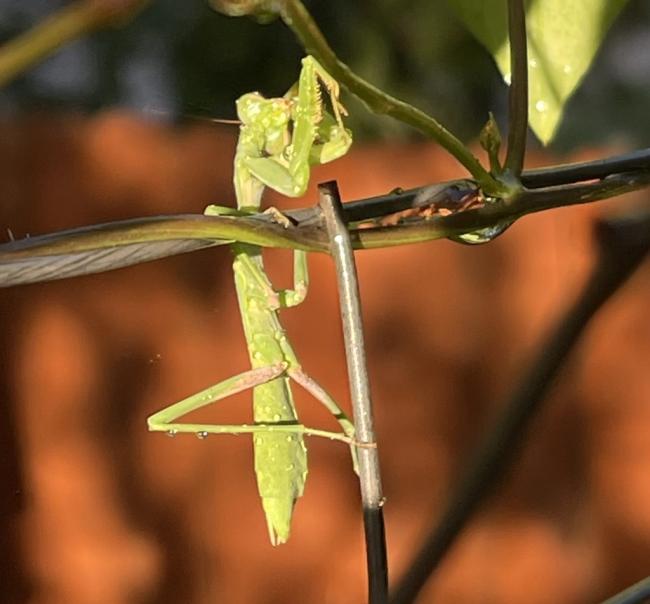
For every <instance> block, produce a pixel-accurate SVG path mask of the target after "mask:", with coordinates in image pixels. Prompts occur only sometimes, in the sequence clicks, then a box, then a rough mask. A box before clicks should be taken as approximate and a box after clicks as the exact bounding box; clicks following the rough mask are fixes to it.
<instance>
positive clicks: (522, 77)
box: [505, 0, 528, 178]
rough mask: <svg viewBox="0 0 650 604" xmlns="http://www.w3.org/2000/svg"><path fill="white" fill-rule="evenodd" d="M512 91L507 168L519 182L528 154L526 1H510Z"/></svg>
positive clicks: (509, 103)
mask: <svg viewBox="0 0 650 604" xmlns="http://www.w3.org/2000/svg"><path fill="white" fill-rule="evenodd" d="M508 38H509V39H510V91H509V96H508V108H509V111H508V152H507V154H506V161H505V167H506V168H507V169H508V170H509V171H510V174H511V175H512V176H514V177H516V178H519V176H520V175H521V171H522V170H523V167H524V156H525V154H526V132H527V129H528V47H527V43H526V13H525V10H524V2H523V0H508Z"/></svg>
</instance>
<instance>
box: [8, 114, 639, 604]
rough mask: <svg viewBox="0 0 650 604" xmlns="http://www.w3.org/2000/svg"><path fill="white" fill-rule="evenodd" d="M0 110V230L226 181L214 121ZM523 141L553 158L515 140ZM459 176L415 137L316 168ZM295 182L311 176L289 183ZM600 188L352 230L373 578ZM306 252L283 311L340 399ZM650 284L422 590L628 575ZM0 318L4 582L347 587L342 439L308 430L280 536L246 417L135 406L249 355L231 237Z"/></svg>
mask: <svg viewBox="0 0 650 604" xmlns="http://www.w3.org/2000/svg"><path fill="white" fill-rule="evenodd" d="M0 131H1V136H0V158H1V161H0V171H1V172H0V174H1V176H0V199H2V205H1V206H0V224H1V225H2V226H5V227H9V228H11V230H12V232H13V234H14V235H15V236H16V237H22V236H24V235H26V234H28V233H30V234H40V233H44V232H49V231H52V230H56V229H61V228H65V227H71V226H77V225H82V224H91V223H96V222H101V221H107V220H113V219H118V218H125V217H134V216H143V215H154V214H162V213H177V212H199V211H201V210H202V208H203V207H204V206H205V205H206V204H207V203H211V202H216V203H231V202H232V199H233V197H232V189H231V184H230V179H231V160H232V154H233V150H234V147H233V145H234V139H235V134H236V132H234V131H233V130H232V129H228V128H214V127H208V126H203V125H201V126H192V127H187V128H171V127H163V126H160V125H153V124H151V123H145V122H143V121H140V120H139V119H137V118H135V117H134V116H133V115H130V114H128V113H125V112H119V111H114V112H107V113H100V114H97V115H96V116H95V117H93V118H87V117H81V116H79V115H59V116H45V115H43V116H40V117H39V116H32V117H23V118H19V119H14V120H5V121H4V122H3V123H2V124H1V127H0ZM610 151H611V150H603V149H601V150H598V151H594V152H593V155H599V156H600V155H606V154H608V153H609V152H610ZM582 157H583V158H584V157H587V155H583V156H582ZM563 159H566V158H563ZM541 161H543V162H546V163H548V162H549V161H551V158H549V157H545V158H540V157H537V158H535V157H533V158H531V162H532V163H533V164H534V163H536V162H537V163H539V162H541ZM460 174H461V173H460V171H459V168H458V167H457V165H456V164H455V163H454V162H453V161H452V160H450V159H449V158H448V157H447V156H446V155H445V154H444V153H443V152H441V151H440V150H439V149H438V148H436V147H434V146H430V145H422V144H419V145H416V144H413V145H402V144H395V145H391V146H388V145H386V146H373V147H371V146H367V147H364V146H363V145H359V146H357V148H355V149H354V150H353V151H352V153H351V154H350V155H349V156H348V157H346V158H345V159H343V160H341V161H339V162H337V163H335V164H334V165H330V166H326V167H324V168H321V169H318V170H316V171H315V175H314V178H313V180H312V184H314V183H316V182H318V181H322V180H326V179H329V178H334V177H335V178H337V179H338V181H339V184H340V188H341V191H342V194H343V196H344V198H346V199H354V198H359V197H363V196H368V195H372V194H379V193H382V192H385V191H388V190H391V189H392V188H394V187H396V186H402V187H411V186H416V185H419V184H422V183H424V182H433V181H438V180H445V179H448V178H453V177H455V176H459V175H460ZM314 199H315V195H314V188H313V187H312V189H311V190H310V193H309V194H308V195H307V197H306V198H305V200H302V201H300V200H298V201H294V202H292V203H294V204H295V205H306V204H309V203H313V201H314ZM268 202H269V203H276V204H277V205H279V206H280V207H287V206H286V200H282V199H278V198H274V197H272V196H269V199H268ZM616 203H617V204H618V203H620V202H616ZM603 211H606V206H605V205H592V206H585V207H577V206H576V207H573V208H570V209H563V210H558V211H554V212H548V213H544V214H541V215H536V216H532V217H528V218H526V219H524V220H521V221H520V222H518V223H517V224H516V225H515V226H513V227H512V228H511V229H510V230H509V231H508V232H507V233H506V234H505V235H503V236H502V237H501V238H499V239H498V240H496V241H495V242H494V243H492V244H490V245H488V246H482V247H479V248H468V247H464V246H460V245H456V244H453V243H450V242H446V241H440V242H433V243H430V244H421V245H416V246H408V247H402V248H395V249H387V250H377V251H372V252H361V253H358V254H357V260H358V263H359V272H360V279H361V290H362V291H361V293H362V297H363V306H364V320H365V326H366V330H367V341H368V356H369V368H370V376H371V380H372V388H373V393H374V398H375V405H376V413H377V428H378V433H379V438H380V454H381V459H382V464H383V472H384V486H385V491H386V495H387V498H388V503H387V506H386V517H387V536H388V543H389V550H390V564H391V569H392V572H393V575H392V576H393V578H396V577H397V576H398V575H399V574H400V572H401V571H402V570H403V568H404V565H405V564H406V563H407V561H408V558H409V557H410V555H411V553H412V551H413V549H414V547H415V546H416V545H417V544H418V543H419V540H420V539H421V537H422V535H423V532H424V531H425V529H426V528H427V527H428V526H430V524H431V523H432V522H434V520H435V518H436V514H437V513H438V511H439V510H440V508H441V506H442V505H444V503H445V501H446V498H447V496H448V493H449V488H450V485H451V484H453V483H454V481H455V480H456V479H457V477H458V474H459V471H460V469H461V468H462V466H463V461H464V460H465V459H466V458H467V455H468V453H469V452H470V451H471V448H472V446H473V444H474V443H476V442H477V440H478V439H479V437H480V436H481V435H482V434H483V433H484V432H485V430H486V429H487V427H488V426H489V423H490V419H491V418H492V417H493V416H494V412H495V410H496V409H497V407H498V405H499V404H500V401H502V400H503V397H504V396H505V395H506V394H507V392H508V390H509V388H510V385H511V384H512V382H513V380H514V379H516V377H517V375H518V374H519V372H520V371H521V369H522V368H523V367H524V366H525V363H526V360H527V358H528V357H529V355H530V354H531V353H532V351H533V350H534V347H535V344H536V343H537V342H538V341H539V340H540V338H541V336H542V334H543V333H545V331H546V330H547V329H548V328H549V326H550V325H552V324H553V322H554V320H555V319H556V318H557V317H558V315H559V313H560V312H561V311H562V310H563V309H564V308H565V307H566V305H567V304H568V303H569V302H570V300H571V299H572V298H573V296H574V295H575V294H576V292H577V291H578V289H579V287H580V285H581V284H582V282H583V280H584V277H585V274H586V272H587V270H588V268H589V266H590V264H591V262H592V257H591V254H592V241H591V233H590V227H591V224H592V222H593V219H594V216H596V215H598V214H599V213H601V212H603ZM268 265H269V270H270V271H271V273H272V275H273V276H274V279H275V280H276V281H277V282H278V283H279V284H283V283H284V284H287V285H288V284H289V282H290V270H289V267H290V260H289V255H288V254H286V253H282V252H277V253H269V254H268ZM310 267H311V276H312V285H311V289H310V293H309V297H308V299H307V301H306V302H305V303H304V304H303V305H302V306H300V307H298V308H296V309H293V310H288V311H286V312H284V313H283V322H284V323H285V324H286V327H287V329H288V331H289V334H290V337H291V339H292V341H293V342H294V343H295V348H296V350H297V352H298V354H299V356H300V359H301V361H302V363H303V365H304V367H305V368H306V370H307V371H309V372H310V373H311V374H312V375H314V376H315V377H316V378H317V379H318V380H319V381H320V382H321V383H323V384H324V385H325V386H326V387H327V388H328V389H329V390H330V391H331V392H332V393H333V394H334V395H335V397H336V398H337V399H339V400H340V401H342V402H343V403H344V404H345V405H346V406H348V398H347V394H346V378H345V363H344V359H343V352H342V341H341V335H340V328H339V319H338V315H337V309H338V306H337V299H336V291H335V287H334V275H333V269H332V266H331V262H330V260H329V259H328V258H327V257H325V256H322V255H315V254H314V255H311V256H310ZM649 293H650V273H649V272H648V267H647V266H646V267H644V269H643V270H642V271H640V272H639V273H638V274H637V275H636V276H635V277H634V278H633V279H632V280H631V282H630V283H629V284H628V285H626V287H625V288H624V289H623V290H622V291H621V292H620V293H619V295H618V296H617V297H616V298H615V299H614V300H612V301H611V302H610V303H609V304H608V305H607V306H606V308H605V309H604V310H603V311H602V312H601V313H600V314H599V315H598V317H597V318H596V320H595V321H594V322H593V324H592V326H591V327H590V329H589V330H588V332H587V333H586V334H585V337H584V339H583V340H582V342H581V344H580V346H579V348H578V350H577V351H576V353H575V354H574V355H573V357H572V359H571V361H570V363H569V364H568V365H567V367H566V368H565V371H564V373H563V376H562V379H561V381H560V383H559V384H558V386H557V387H556V388H555V389H554V391H553V395H552V397H551V400H550V401H549V402H548V404H547V407H546V409H545V411H544V413H543V414H542V416H541V417H540V418H538V420H537V421H536V423H535V424H534V427H533V430H532V434H531V437H530V439H529V441H528V444H527V445H526V447H525V449H524V451H523V453H522V455H521V457H520V458H519V460H518V461H517V463H516V466H515V467H514V468H513V470H512V471H511V472H510V473H509V475H508V477H507V480H506V481H505V483H504V484H503V486H502V487H501V488H500V490H499V492H498V495H497V496H495V497H494V498H493V499H492V500H491V501H490V503H489V505H487V506H486V507H484V508H483V510H482V511H481V513H480V514H479V515H478V516H477V517H476V518H475V519H474V520H473V522H472V523H471V525H470V526H469V527H468V529H467V530H466V531H465V533H464V534H463V536H462V538H461V539H460V541H459V542H458V544H457V545H456V547H455V548H454V549H453V550H452V552H451V554H450V556H449V557H448V559H447V560H446V561H445V563H444V564H443V566H442V567H441V569H440V571H439V573H438V574H437V575H436V577H435V579H434V580H432V581H431V583H430V586H429V587H428V589H427V591H426V594H425V595H423V598H422V601H423V602H428V601H436V602H450V603H451V602H454V603H463V602H467V603H470V602H471V603H476V602H479V603H480V602H485V603H488V602H489V603H498V604H508V603H513V604H514V603H518V602H522V601H526V602H532V603H540V604H541V603H549V604H550V603H554V604H558V603H562V604H564V603H566V604H570V603H576V604H577V603H580V602H591V601H597V600H598V599H601V598H604V597H605V596H607V595H609V594H611V593H613V592H614V591H616V590H617V589H620V588H622V587H623V586H625V585H626V584H628V583H630V582H632V581H634V580H637V579H639V578H641V577H642V576H643V575H645V574H646V573H647V565H646V563H645V561H646V560H647V559H648V556H649V555H650V512H649V511H648V509H647V506H646V505H645V502H646V501H647V497H648V494H647V492H646V491H647V485H648V481H647V475H648V472H650V428H649V427H648V426H650V417H649V415H650V407H649V406H648V400H650V378H649V376H648V372H647V359H648V353H649V352H650V350H649V348H650V323H649V322H648V321H647V300H648V294H649ZM0 321H1V324H2V329H1V330H0V333H1V338H2V339H1V341H0V346H1V348H0V350H1V351H2V352H1V357H0V358H2V363H1V365H0V372H1V377H0V393H2V399H1V404H2V409H3V422H2V424H1V427H0V429H1V430H2V439H1V441H0V442H1V443H2V448H3V449H2V457H1V458H0V459H1V461H0V475H1V476H2V484H3V497H2V498H1V501H2V505H1V507H0V509H1V510H2V514H3V519H2V523H3V534H4V535H5V537H6V545H5V546H3V548H2V551H3V552H4V553H3V555H4V556H5V558H6V560H5V563H4V564H2V565H0V568H2V573H4V574H5V575H6V583H5V585H9V586H11V587H10V588H9V589H8V590H7V591H5V599H4V601H7V602H29V603H30V604H59V603H64V602H65V603H66V604H127V603H143V602H156V603H168V602H169V603H177V602H184V603H187V604H193V603H207V602H223V603H230V602H233V603H234V602H238V603H242V602H251V603H253V602H254V603H256V604H258V603H269V604H272V603H275V602H283V603H288V602H305V601H313V602H332V603H334V602H335V603H337V604H339V603H345V602H350V603H357V602H360V601H363V598H364V593H365V577H364V572H365V571H364V553H363V536H362V527H361V518H360V514H359V502H358V492H357V485H356V482H355V477H354V475H353V474H352V472H351V471H350V464H349V453H348V451H347V450H346V447H344V446H341V445H338V444H336V443H331V442H329V441H320V440H318V439H310V440H309V442H308V446H309V455H310V475H309V480H308V484H307V489H306V494H305V497H304V498H303V499H302V500H300V501H299V502H298V505H297V507H296V515H295V523H294V526H293V534H292V537H291V539H290V541H289V543H288V544H286V545H284V546H282V547H279V548H275V549H274V548H272V547H271V546H270V545H269V543H268V540H267V534H266V528H265V523H264V519H263V515H262V512H261V508H260V505H259V502H258V499H257V493H256V488H255V483H254V477H253V473H252V456H251V443H250V439H249V438H248V437H245V436H240V437H226V436H224V437H214V438H208V439H207V440H204V441H199V440H198V439H196V438H194V437H191V436H187V437H182V436H179V437H177V438H175V439H170V438H167V437H165V436H164V435H161V434H150V433H148V432H147V431H146V424H145V419H146V417H147V415H149V414H150V413H152V412H153V411H154V410H157V409H159V408H161V407H162V406H164V405H167V404H169V403H171V402H173V401H175V400H178V399H180V398H182V397H184V396H187V395H188V394H191V393H193V392H195V391H197V390H199V389H201V388H203V387H206V386H208V385H210V384H211V383H214V382H217V381H219V380H221V379H223V378H225V377H228V376H230V375H232V374H234V373H236V372H239V371H242V370H243V369H245V368H246V354H245V349H244V345H243V338H242V334H241V328H240V326H239V321H238V315H237V311H236V306H235V296H234V290H233V286H232V282H231V274H230V257H229V254H228V252H227V250H226V249H223V248H217V249H214V250H206V251H202V252H198V253H192V254H187V255H185V256H179V257H177V258H170V259H165V260H160V261H157V262H153V263H150V264H147V265H142V266H138V267H133V268H129V269H123V270H120V271H116V272H113V273H106V274H102V275H95V276H89V277H84V278H77V279H73V280H69V281H61V282H54V283H49V284H41V285H32V286H26V287H20V288H14V289H6V290H2V291H1V292H0ZM298 404H299V406H300V412H301V417H303V418H304V421H305V423H307V424H309V425H323V426H331V425H332V422H331V419H329V418H328V417H327V416H326V414H324V413H323V412H322V411H321V410H320V409H319V408H318V406H317V405H314V404H313V402H312V401H310V400H309V397H308V396H306V395H304V394H303V393H302V392H299V394H298ZM217 407H220V408H216V409H210V410H207V411H206V413H205V414H204V416H203V417H204V418H205V419H210V420H213V421H219V422H223V423H228V422H233V421H246V420H248V419H249V418H250V397H249V395H245V394H244V395H240V396H238V397H235V398H234V399H233V401H232V402H229V403H224V404H223V405H220V406H217Z"/></svg>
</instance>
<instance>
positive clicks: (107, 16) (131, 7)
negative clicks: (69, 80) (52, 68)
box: [0, 0, 146, 86]
mask: <svg viewBox="0 0 650 604" xmlns="http://www.w3.org/2000/svg"><path fill="white" fill-rule="evenodd" d="M145 3H146V0H144V1H143V0H136V1H133V0H121V1H119V2H117V1H112V2H111V1H110V0H84V1H78V2H73V3H72V4H69V5H67V6H65V7H64V8H62V9H61V10H59V11H57V12H56V13H54V14H53V15H51V16H50V17H48V18H46V19H45V20H44V21H42V22H41V23H39V24H38V25H36V26H34V27H33V28H32V29H30V30H29V31H27V32H25V33H23V34H21V35H19V36H17V37H15V38H14V39H13V40H10V41H8V42H6V43H5V44H4V45H3V46H2V48H1V49H0V86H4V85H5V84H7V83H8V82H10V81H11V80H13V79H14V78H15V77H16V76H18V75H19V74H20V73H22V72H23V71H25V70H26V69H28V68H29V67H31V66H32V65H34V64H36V63H38V62H39V61H42V60H43V59H44V58H45V57H47V56H48V55H50V54H51V53H52V52H54V51H55V50H56V49H57V48H59V47H61V46H63V45H64V44H66V43H68V42H70V41H71V40H74V39H76V38H79V37H81V36H83V35H85V34H88V33H90V32H91V31H93V30H95V29H97V28H100V27H103V26H105V25H110V24H113V23H115V22H116V21H118V20H120V19H123V18H126V17H128V16H130V15H131V13H132V12H135V11H136V10H138V9H139V8H141V6H144V4H145Z"/></svg>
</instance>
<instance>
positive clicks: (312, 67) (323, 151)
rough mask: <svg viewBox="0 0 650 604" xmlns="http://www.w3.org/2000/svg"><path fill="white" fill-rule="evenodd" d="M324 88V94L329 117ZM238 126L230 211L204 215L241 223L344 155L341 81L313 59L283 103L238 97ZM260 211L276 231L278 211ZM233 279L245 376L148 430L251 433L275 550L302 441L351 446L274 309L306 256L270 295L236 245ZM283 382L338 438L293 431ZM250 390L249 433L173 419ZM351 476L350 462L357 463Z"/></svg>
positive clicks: (288, 296)
mask: <svg viewBox="0 0 650 604" xmlns="http://www.w3.org/2000/svg"><path fill="white" fill-rule="evenodd" d="M321 89H322V90H325V91H326V92H327V94H328V95H329V99H330V105H331V109H332V112H331V113H330V112H329V111H327V110H326V108H325V104H324V101H323V99H322V96H321ZM237 114H238V117H239V120H240V122H241V128H240V135H239V140H238V143H237V150H236V153H235V161H234V185H235V194H236V198H237V209H236V210H235V209H233V208H226V207H221V206H214V205H211V206H208V207H207V208H206V210H205V214H206V215H220V216H242V215H250V214H252V213H257V212H259V210H260V205H261V199H262V194H263V191H264V188H265V187H271V188H272V189H275V190H276V191H279V192H280V193H282V194H284V195H288V196H291V197H298V196H300V195H303V194H304V193H305V190H306V188H307V184H308V182H309V172H310V166H312V165H314V164H322V163H326V162H330V161H333V160H335V159H337V158H339V157H341V156H342V155H344V154H345V153H346V152H347V151H348V149H349V148H350V145H351V143H352V136H351V133H350V132H349V130H347V129H346V128H345V126H344V125H343V116H344V115H346V111H345V108H344V107H343V105H342V104H341V103H340V101H339V86H338V82H337V81H336V80H335V79H334V78H332V76H330V75H329V73H327V71H325V69H324V68H323V67H322V66H321V65H320V64H319V63H318V62H317V61H316V59H314V58H313V57H311V56H307V57H305V58H304V59H303V60H302V69H301V72H300V79H299V80H298V82H297V84H296V85H295V86H293V87H292V88H291V89H290V90H289V91H288V92H287V94H286V95H285V96H284V97H281V98H270V99H267V98H264V97H263V96H261V95H260V94H258V93H250V94H245V95H243V96H242V97H241V98H239V100H238V101H237ZM267 212H269V213H271V215H272V217H273V218H274V219H275V220H277V221H279V222H280V223H281V224H284V225H285V226H288V224H289V223H288V219H287V218H286V217H285V216H283V215H282V214H281V213H280V212H279V211H278V210H275V209H273V208H269V210H267ZM231 249H232V252H233V255H234V261H233V272H234V276H235V287H236V290H237V299H238V302H239V309H240V313H241V319H242V324H243V327H244V334H245V337H246V345H247V348H248V354H249V357H250V363H251V369H249V370H248V371H245V372H243V373H241V374H239V375H236V376H234V377H231V378H229V379H226V380H224V381H222V382H220V383H218V384H216V385H215V386H211V387H210V388H207V389H206V390H203V391H202V392H199V393H197V394H194V395H192V396H190V397H188V398H186V399H184V400H182V401H179V402H177V403H175V404H173V405H170V406H169V407H167V408H165V409H163V410H161V411H159V412H157V413H155V414H153V415H152V416H151V417H149V419H148V425H149V429H150V430H153V431H163V432H167V433H168V434H170V435H175V434H177V433H193V434H196V435H197V436H198V437H200V438H204V437H206V436H207V435H208V434H242V433H251V434H253V447H254V455H255V473H256V476H257V486H258V490H259V494H260V497H261V499H262V507H263V509H264V513H265V515H266V521H267V525H268V530H269V537H270V539H271V543H272V544H273V545H278V544H280V543H284V542H286V541H287V539H288V538H289V533H290V526H291V518H292V514H293V508H294V505H295V502H296V500H297V499H298V498H299V497H300V496H301V495H302V494H303V490H304V485H305V479H306V476H307V450H306V448H305V443H304V436H309V435H311V436H323V437H326V438H330V439H334V440H340V441H343V442H346V443H348V444H349V445H350V447H351V450H352V456H353V462H354V461H355V460H356V457H355V441H354V426H353V424H352V422H351V421H350V419H349V418H348V417H347V416H346V414H345V413H344V412H343V411H342V409H341V408H340V407H339V406H338V404H337V403H336V402H335V401H334V399H333V398H332V397H331V396H330V395H329V394H328V393H327V392H326V391H325V390H324V389H323V388H322V387H321V386H320V385H319V384H318V383H317V382H316V381H315V380H314V379H313V378H311V377H310V376H309V375H308V374H307V373H305V372H304V371H303V369H302V367H301V366H300V363H299V361H298V358H297V357H296V354H295V353H294V351H293V348H292V347H291V344H290V343H289V340H288V338H287V335H286V333H285V330H284V329H283V327H282V325H281V323H280V320H279V318H278V311H279V310H280V309H282V308H288V307H291V306H296V305H297V304H300V303H301V302H302V301H303V300H304V299H305V296H306V294H307V286H308V273H307V258H306V253H305V252H304V251H300V250H296V251H294V287H293V289H287V290H275V289H274V288H273V285H272V284H271V282H270V280H269V278H268V276H267V275H266V273H265V272H264V264H263V261H262V248H261V247H258V246H255V245H249V244H244V243H233V244H232V245H231ZM290 380H293V381H294V382H296V383H297V384H300V385H301V386H302V387H303V388H304V389H305V390H307V391H308V392H310V393H311V394H312V395H313V396H314V397H315V398H316V399H317V400H318V401H320V402H321V403H322V404H323V405H324V406H325V407H326V408H327V409H328V410H329V411H330V412H331V413H332V414H333V416H334V417H335V418H336V420H337V421H338V423H339V424H340V426H341V430H342V431H341V432H330V431H326V430H320V429H315V428H309V427H306V426H304V425H302V424H300V423H299V421H298V417H297V413H296V408H295V405H294V401H293V396H292V393H291V387H290ZM249 388H252V389H253V418H254V423H253V424H251V425H213V424H193V423H180V422H178V421H177V420H178V418H179V417H181V416H184V415H185V414H187V413H189V412H191V411H195V410H196V409H199V408H201V407H204V406H206V405H209V404H211V403H214V402H216V401H219V400H221V399H223V398H225V397H227V396H230V395H232V394H235V393H237V392H241V391H243V390H247V389H249ZM355 469H356V464H355Z"/></svg>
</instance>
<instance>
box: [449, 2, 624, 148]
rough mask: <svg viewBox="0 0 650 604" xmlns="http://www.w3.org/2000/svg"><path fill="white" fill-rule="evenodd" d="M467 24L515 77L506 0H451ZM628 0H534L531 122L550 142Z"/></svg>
mask: <svg viewBox="0 0 650 604" xmlns="http://www.w3.org/2000/svg"><path fill="white" fill-rule="evenodd" d="M449 1H450V3H451V5H452V6H453V7H454V8H455V10H456V12H457V14H458V16H459V17H460V18H461V20H462V21H463V22H464V23H465V25H466V26H467V28H468V29H469V30H470V31H471V32H472V33H473V34H474V35H475V36H476V38H477V39H478V40H479V41H480V42H481V43H482V44H483V45H484V46H485V47H486V48H487V49H488V50H489V51H490V53H491V54H492V55H493V57H494V59H495V61H496V63H497V65H498V67H499V70H500V71H501V73H502V75H503V78H504V80H505V81H506V82H509V79H510V48H509V44H508V28H507V3H506V2H505V0H484V1H482V2H476V0H449ZM625 3H626V0H529V1H528V2H527V9H526V22H527V33H528V77H529V87H530V93H529V124H530V126H531V128H532V129H533V131H534V132H535V134H536V135H537V136H538V138H539V139H540V140H541V141H542V142H543V143H544V144H547V143H548V142H550V141H551V140H552V138H553V136H554V134H555V131H556V129H557V127H558V125H559V123H560V120H561V118H562V113H563V111H564V106H565V104H566V102H567V100H568V99H569V97H570V96H571V95H572V94H573V92H574V91H575V89H576V87H577V86H578V84H579V83H580V82H581V80H582V78H583V77H584V75H585V73H586V72H587V70H588V69H589V66H590V65H591V62H592V60H593V58H594V56H595V54H596V52H597V50H598V48H599V47H600V44H601V42H602V40H603V38H604V37H605V34H606V33H607V30H608V29H609V27H610V25H611V24H612V22H613V21H614V19H615V18H616V16H617V15H618V13H619V12H620V11H621V9H622V8H623V6H624V5H625Z"/></svg>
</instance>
